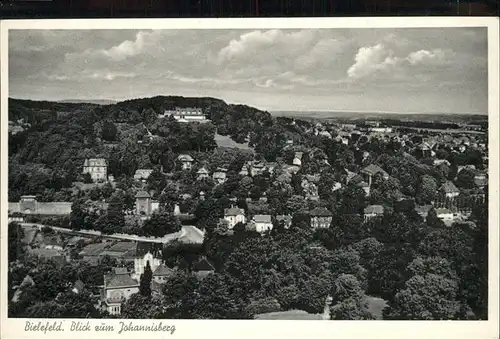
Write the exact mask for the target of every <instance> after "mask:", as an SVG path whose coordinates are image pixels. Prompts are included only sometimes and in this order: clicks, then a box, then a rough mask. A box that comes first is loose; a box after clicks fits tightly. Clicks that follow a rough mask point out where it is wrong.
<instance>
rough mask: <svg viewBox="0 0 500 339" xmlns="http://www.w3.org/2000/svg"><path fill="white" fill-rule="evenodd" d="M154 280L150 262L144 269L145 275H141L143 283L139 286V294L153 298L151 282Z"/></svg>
mask: <svg viewBox="0 0 500 339" xmlns="http://www.w3.org/2000/svg"><path fill="white" fill-rule="evenodd" d="M152 279H153V271H151V266H150V265H149V261H148V262H147V263H146V267H145V268H144V273H143V274H141V281H140V284H139V293H140V294H141V295H142V296H144V297H151V281H152Z"/></svg>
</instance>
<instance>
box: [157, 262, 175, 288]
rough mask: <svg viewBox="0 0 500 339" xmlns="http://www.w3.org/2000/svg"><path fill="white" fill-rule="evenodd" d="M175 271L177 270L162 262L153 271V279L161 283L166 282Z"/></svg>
mask: <svg viewBox="0 0 500 339" xmlns="http://www.w3.org/2000/svg"><path fill="white" fill-rule="evenodd" d="M174 273H175V271H174V270H173V269H171V268H170V267H168V266H166V265H165V264H161V265H160V266H158V267H156V269H155V270H154V271H153V281H156V282H157V283H159V284H164V283H165V282H166V281H167V279H168V278H169V277H171V276H172V275H173V274H174Z"/></svg>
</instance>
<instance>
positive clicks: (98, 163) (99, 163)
mask: <svg viewBox="0 0 500 339" xmlns="http://www.w3.org/2000/svg"><path fill="white" fill-rule="evenodd" d="M83 166H92V167H103V166H104V167H105V166H108V162H107V160H106V159H104V158H90V159H85V161H84V162H83Z"/></svg>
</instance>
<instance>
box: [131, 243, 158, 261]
mask: <svg viewBox="0 0 500 339" xmlns="http://www.w3.org/2000/svg"><path fill="white" fill-rule="evenodd" d="M162 250H163V244H161V243H153V242H138V243H137V247H136V250H135V255H136V257H138V258H143V257H144V256H145V255H146V254H147V253H148V252H149V253H151V254H153V255H154V256H159V255H160V253H161V251H162Z"/></svg>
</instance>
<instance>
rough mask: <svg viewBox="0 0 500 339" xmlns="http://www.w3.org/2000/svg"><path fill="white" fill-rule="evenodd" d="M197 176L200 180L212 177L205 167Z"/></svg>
mask: <svg viewBox="0 0 500 339" xmlns="http://www.w3.org/2000/svg"><path fill="white" fill-rule="evenodd" d="M196 176H197V179H198V180H204V179H208V178H209V177H210V173H209V172H208V170H207V169H206V168H205V167H202V168H200V169H199V170H198V172H196Z"/></svg>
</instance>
